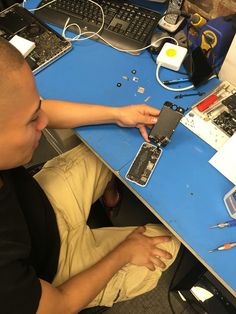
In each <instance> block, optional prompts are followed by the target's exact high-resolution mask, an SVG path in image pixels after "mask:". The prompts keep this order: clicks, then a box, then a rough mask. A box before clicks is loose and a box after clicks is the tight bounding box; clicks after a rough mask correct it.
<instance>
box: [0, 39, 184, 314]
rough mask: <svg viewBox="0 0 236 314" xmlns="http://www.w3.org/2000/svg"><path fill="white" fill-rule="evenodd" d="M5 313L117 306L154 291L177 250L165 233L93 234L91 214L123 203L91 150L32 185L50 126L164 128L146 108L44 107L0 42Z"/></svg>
mask: <svg viewBox="0 0 236 314" xmlns="http://www.w3.org/2000/svg"><path fill="white" fill-rule="evenodd" d="M0 73H1V76H0V95H1V98H0V131H1V133H0V134H1V136H0V156H1V157H0V308H1V313H4V314H5V313H11V314H14V313H17V314H21V313H22V314H28V313H37V314H48V313H53V314H54V313H57V314H60V313H63V314H67V313H68V314H69V313H78V312H79V311H80V310H81V309H83V308H85V307H91V306H95V305H105V306H112V304H113V303H114V302H118V301H122V300H127V299H130V298H133V297H135V296H136V295H139V294H141V293H143V292H146V291H149V290H151V289H152V288H154V287H155V286H156V284H157V282H158V279H159V278H160V276H161V272H162V271H163V270H164V269H166V268H167V267H168V266H169V265H170V264H171V263H172V262H173V261H174V259H175V257H176V254H177V252H178V249H179V242H178V241H177V240H176V239H175V238H174V237H171V236H170V234H169V232H168V231H167V230H166V229H165V228H164V227H163V226H156V225H147V226H146V227H139V228H131V227H127V228H115V227H114V228H101V229H95V230H91V229H90V228H89V227H88V226H87V224H86V221H87V218H88V215H89V210H90V207H91V204H92V203H93V202H95V201H96V200H97V199H98V198H99V197H101V196H102V195H103V199H104V201H105V203H106V205H109V206H111V205H114V204H115V203H116V202H117V193H116V190H115V189H114V188H113V185H112V175H111V173H110V172H109V170H108V169H107V168H106V167H105V166H104V165H103V164H102V163H101V162H100V161H99V160H98V159H97V158H96V157H95V156H94V155H93V154H92V153H91V152H90V151H89V149H88V148H86V147H85V146H84V145H79V146H78V147H76V148H74V149H73V150H71V151H69V152H66V153H65V154H62V155H61V156H59V157H56V158H54V159H53V160H51V161H49V162H47V163H46V165H45V166H44V168H43V169H42V170H41V171H40V172H39V173H38V174H37V175H36V180H37V181H38V183H39V184H38V183H37V182H36V180H34V179H33V178H32V177H31V176H30V175H29V174H28V173H27V171H26V170H25V169H24V168H23V167H21V166H22V165H24V164H26V163H27V162H29V161H30V159H31V157H32V154H33V152H34V150H35V148H36V147H37V145H38V142H39V139H40V136H41V131H42V129H43V128H45V126H46V125H49V126H50V127H55V128H59V127H61V128H67V127H68V128H73V127H75V126H80V125H86V124H99V123H117V124H118V125H119V126H123V127H137V128H139V130H140V132H141V134H142V136H143V137H144V139H145V140H148V138H147V132H146V128H145V125H152V124H153V123H155V122H156V117H157V116H158V113H159V111H158V110H157V109H155V108H151V107H149V106H146V105H133V106H127V107H122V108H109V107H105V106H96V105H88V104H75V103H70V102H62V101H55V100H54V101H53V100H44V101H40V97H39V94H38V91H37V89H36V86H35V82H34V79H33V76H32V73H31V71H30V68H29V67H28V65H27V64H26V62H25V61H24V59H23V57H22V56H21V54H20V53H19V52H18V51H17V50H16V49H15V48H14V47H13V46H11V45H10V44H9V43H8V42H7V41H5V40H3V39H0Z"/></svg>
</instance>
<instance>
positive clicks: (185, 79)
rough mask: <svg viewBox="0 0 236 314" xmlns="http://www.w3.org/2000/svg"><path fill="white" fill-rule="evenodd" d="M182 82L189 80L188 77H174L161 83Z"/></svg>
mask: <svg viewBox="0 0 236 314" xmlns="http://www.w3.org/2000/svg"><path fill="white" fill-rule="evenodd" d="M182 82H189V78H179V79H175V80H167V81H163V84H165V85H171V84H176V83H182Z"/></svg>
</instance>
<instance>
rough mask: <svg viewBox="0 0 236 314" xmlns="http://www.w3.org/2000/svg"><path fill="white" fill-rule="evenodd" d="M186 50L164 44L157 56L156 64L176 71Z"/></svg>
mask: <svg viewBox="0 0 236 314" xmlns="http://www.w3.org/2000/svg"><path fill="white" fill-rule="evenodd" d="M187 51H188V50H187V49H186V48H184V47H180V46H177V45H174V44H171V43H165V44H164V46H163V47H162V49H161V51H160V53H159V55H158V56H157V59H156V63H157V64H159V63H160V64H161V66H163V67H165V68H167V69H171V70H174V71H178V70H179V68H180V66H181V64H182V62H183V60H184V58H185V56H186V54H187Z"/></svg>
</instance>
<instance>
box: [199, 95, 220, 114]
mask: <svg viewBox="0 0 236 314" xmlns="http://www.w3.org/2000/svg"><path fill="white" fill-rule="evenodd" d="M217 99H218V96H217V95H214V94H213V95H210V96H209V97H207V98H206V99H204V100H203V101H201V102H200V103H199V104H198V105H197V109H198V110H199V111H200V112H203V111H205V110H206V109H208V108H209V107H210V106H211V105H213V104H214V102H216V100H217Z"/></svg>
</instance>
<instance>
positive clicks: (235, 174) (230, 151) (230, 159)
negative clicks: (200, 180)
mask: <svg viewBox="0 0 236 314" xmlns="http://www.w3.org/2000/svg"><path fill="white" fill-rule="evenodd" d="M209 163H210V164H211V165H212V166H214V167H215V168H216V169H217V170H219V171H220V172H221V173H222V174H223V175H224V176H225V177H226V178H227V179H229V180H230V181H231V182H233V183H234V184H235V185H236V133H234V135H233V136H231V137H230V139H229V140H228V141H227V142H226V143H225V144H224V146H222V147H221V148H220V150H219V151H218V152H217V153H216V154H215V155H214V156H213V157H212V158H211V159H210V160H209Z"/></svg>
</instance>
